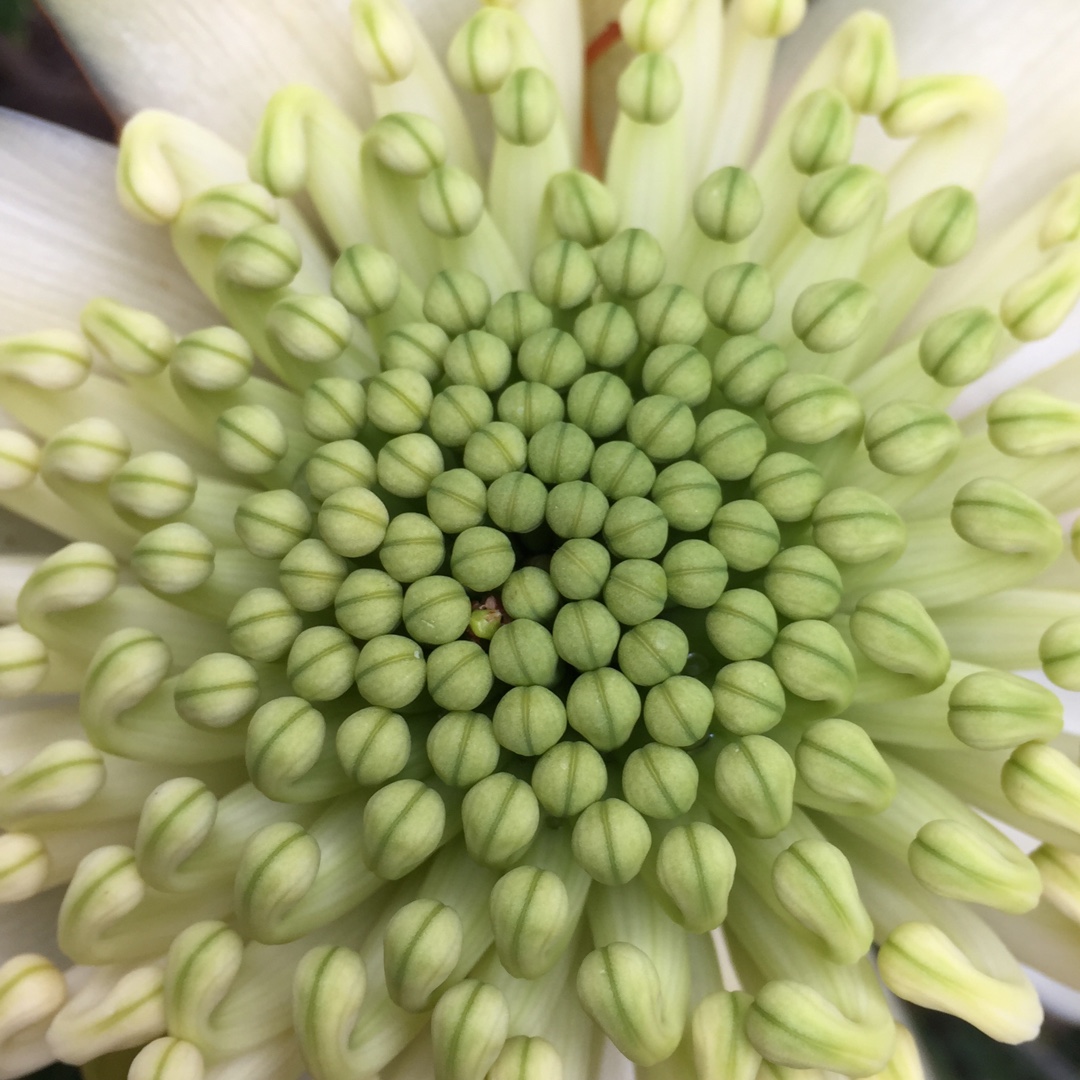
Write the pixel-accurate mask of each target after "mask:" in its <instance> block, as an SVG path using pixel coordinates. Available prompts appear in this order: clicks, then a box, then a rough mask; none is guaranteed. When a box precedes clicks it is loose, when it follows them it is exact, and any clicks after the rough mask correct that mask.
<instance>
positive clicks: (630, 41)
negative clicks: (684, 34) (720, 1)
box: [619, 0, 687, 53]
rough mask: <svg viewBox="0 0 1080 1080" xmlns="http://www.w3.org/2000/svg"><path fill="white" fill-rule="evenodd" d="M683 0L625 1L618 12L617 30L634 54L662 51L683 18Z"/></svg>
mask: <svg viewBox="0 0 1080 1080" xmlns="http://www.w3.org/2000/svg"><path fill="white" fill-rule="evenodd" d="M686 9H687V3H686V0H627V3H625V4H623V5H622V7H621V8H620V10H619V29H620V31H621V32H622V36H623V38H624V40H625V41H626V44H627V45H629V46H630V48H631V49H633V50H634V52H639V53H659V52H664V51H665V50H666V49H667V48H669V47H670V46H671V44H672V43H673V42H674V40H675V38H676V36H677V35H678V33H679V30H680V28H681V27H682V25H683V20H684V19H685V17H686Z"/></svg>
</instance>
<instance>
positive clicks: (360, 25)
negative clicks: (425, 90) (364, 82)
mask: <svg viewBox="0 0 1080 1080" xmlns="http://www.w3.org/2000/svg"><path fill="white" fill-rule="evenodd" d="M351 15H352V30H353V34H352V43H353V50H354V51H355V53H356V59H357V61H358V62H359V64H360V66H361V67H362V68H363V70H364V74H365V75H366V76H367V77H368V78H369V79H370V80H371V81H372V82H373V83H376V84H379V85H387V84H389V83H395V82H400V81H401V80H402V79H404V78H406V77H408V75H409V74H410V73H411V72H412V70H413V66H414V65H415V63H416V46H415V43H414V41H413V35H412V32H411V30H410V27H409V25H408V23H407V22H406V21H405V20H404V19H403V18H402V16H401V15H400V14H399V13H398V12H397V11H396V10H395V8H394V5H393V4H391V3H389V2H387V0H354V2H353V4H352V5H351Z"/></svg>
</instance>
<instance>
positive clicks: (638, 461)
mask: <svg viewBox="0 0 1080 1080" xmlns="http://www.w3.org/2000/svg"><path fill="white" fill-rule="evenodd" d="M589 479H590V480H591V481H592V482H593V483H594V484H595V485H596V486H597V487H598V488H599V489H600V490H601V491H602V492H603V493H604V494H605V495H606V496H607V497H608V498H609V499H612V500H618V499H625V498H628V497H629V496H631V495H637V496H643V495H648V494H649V492H650V491H651V490H652V486H653V484H654V483H655V482H656V467H655V466H654V465H653V463H652V462H651V461H650V460H649V459H648V457H647V456H646V455H645V454H644V453H642V451H640V450H639V449H638V448H637V447H636V446H634V445H633V443H628V442H623V441H621V440H616V441H615V442H609V443H603V444H602V445H600V446H598V447H597V448H596V453H595V454H594V455H593V459H592V462H591V464H590V466H589Z"/></svg>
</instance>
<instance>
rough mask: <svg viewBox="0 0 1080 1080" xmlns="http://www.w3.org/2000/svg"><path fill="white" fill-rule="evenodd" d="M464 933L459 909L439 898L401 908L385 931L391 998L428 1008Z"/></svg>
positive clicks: (404, 1006) (418, 1008)
mask: <svg viewBox="0 0 1080 1080" xmlns="http://www.w3.org/2000/svg"><path fill="white" fill-rule="evenodd" d="M463 937H464V934H463V930H462V926H461V918H460V916H459V915H458V913H457V912H456V911H455V910H454V909H453V908H452V907H448V906H447V905H446V904H442V903H440V902H439V901H438V900H429V899H426V898H421V899H419V900H413V901H411V902H410V903H408V904H405V905H404V907H401V908H399V909H398V910H397V911H396V912H395V913H394V915H393V916H392V917H391V919H390V921H389V922H388V923H387V924H386V931H385V933H384V935H383V971H384V972H385V977H386V990H387V993H389V995H390V999H391V1000H392V1001H393V1002H394V1004H396V1005H398V1006H399V1007H400V1008H402V1009H405V1010H407V1011H408V1012H427V1011H428V1010H429V1009H430V1008H431V1007H432V1006H433V1005H434V1003H435V999H436V996H437V994H438V991H439V990H440V989H442V987H443V986H445V984H446V982H447V980H448V979H449V978H450V976H451V975H452V974H453V972H454V969H455V968H456V967H457V965H458V962H459V960H460V959H461V947H462V944H463Z"/></svg>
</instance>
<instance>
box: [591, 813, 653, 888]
mask: <svg viewBox="0 0 1080 1080" xmlns="http://www.w3.org/2000/svg"><path fill="white" fill-rule="evenodd" d="M571 845H572V847H573V850H574V858H575V859H576V860H577V861H578V864H579V865H580V866H581V868H582V869H583V870H584V871H585V872H586V873H587V874H588V875H589V876H590V877H591V878H593V879H594V880H595V881H599V882H600V884H601V885H625V884H626V883H627V882H629V881H632V880H633V879H634V878H636V877H637V875H638V873H639V871H640V870H641V867H642V864H643V863H644V862H645V857H646V856H647V855H648V854H649V848H650V847H651V846H652V833H651V832H650V831H649V825H648V823H647V822H646V820H645V819H644V818H643V817H642V816H641V814H639V813H638V812H637V811H636V810H635V809H634V808H633V807H632V806H630V805H629V803H625V802H623V801H622V799H603V800H601V801H599V802H593V803H591V804H590V805H589V806H587V807H586V808H585V809H584V810H583V811H582V813H581V816H580V817H579V818H578V819H577V821H576V822H575V823H574V831H573V834H572V836H571Z"/></svg>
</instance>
